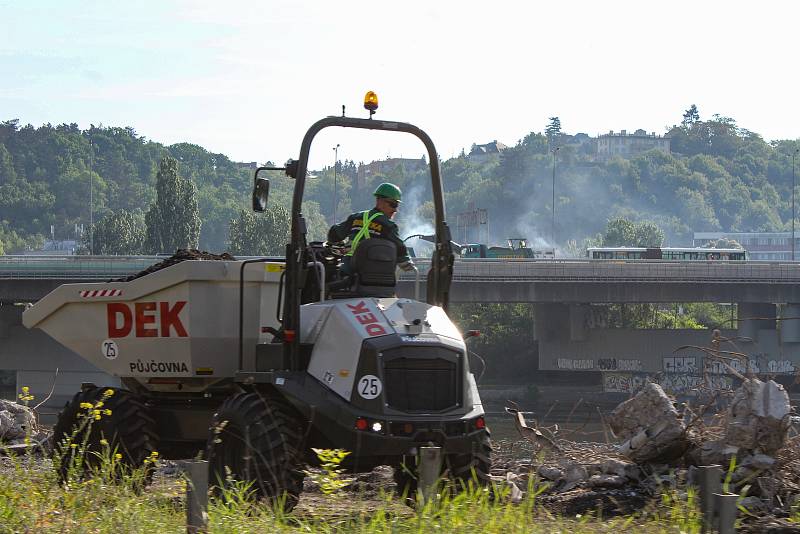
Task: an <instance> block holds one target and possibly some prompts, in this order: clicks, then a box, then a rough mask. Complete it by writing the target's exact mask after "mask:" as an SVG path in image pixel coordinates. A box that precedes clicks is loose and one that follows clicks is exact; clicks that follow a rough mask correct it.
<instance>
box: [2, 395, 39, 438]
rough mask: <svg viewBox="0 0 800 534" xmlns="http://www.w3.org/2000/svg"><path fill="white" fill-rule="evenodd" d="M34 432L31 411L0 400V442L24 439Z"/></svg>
mask: <svg viewBox="0 0 800 534" xmlns="http://www.w3.org/2000/svg"><path fill="white" fill-rule="evenodd" d="M35 432H36V417H35V416H34V413H33V410H32V409H30V408H29V407H27V406H23V405H22V404H17V403H16V402H13V401H9V400H4V399H0V440H2V441H4V442H10V441H15V440H20V439H25V437H26V436H30V435H31V434H33V433H35Z"/></svg>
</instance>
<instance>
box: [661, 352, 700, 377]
mask: <svg viewBox="0 0 800 534" xmlns="http://www.w3.org/2000/svg"><path fill="white" fill-rule="evenodd" d="M664 371H665V372H667V373H694V372H696V371H697V358H695V357H694V356H664Z"/></svg>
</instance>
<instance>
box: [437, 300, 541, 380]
mask: <svg viewBox="0 0 800 534" xmlns="http://www.w3.org/2000/svg"><path fill="white" fill-rule="evenodd" d="M533 309H534V306H533V305H532V304H454V305H452V306H451V307H450V311H449V313H450V317H451V318H452V319H453V321H454V322H455V324H456V325H457V326H458V327H459V328H460V329H461V331H462V332H464V331H467V330H480V332H481V335H480V337H477V338H473V339H471V340H470V341H469V342H468V347H469V350H470V351H472V352H475V353H477V354H479V355H480V356H481V357H482V358H483V360H484V361H485V362H486V369H485V370H484V369H482V368H481V367H482V365H483V364H482V363H479V362H476V361H475V360H473V359H470V365H472V366H473V367H474V368H473V371H474V372H475V374H476V376H478V375H483V376H482V377H481V383H482V384H483V383H491V382H501V383H502V382H505V383H519V382H526V381H529V380H530V379H531V378H532V377H533V375H534V372H535V370H536V369H535V367H536V366H535V363H534V362H535V361H536V352H535V348H534V347H535V346H536V344H535V343H534V340H533V324H534V317H533Z"/></svg>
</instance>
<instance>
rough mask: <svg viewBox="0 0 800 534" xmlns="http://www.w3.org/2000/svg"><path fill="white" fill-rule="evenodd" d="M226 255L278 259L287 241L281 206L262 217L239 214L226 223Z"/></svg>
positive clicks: (255, 214)
mask: <svg viewBox="0 0 800 534" xmlns="http://www.w3.org/2000/svg"><path fill="white" fill-rule="evenodd" d="M229 228H230V231H229V236H230V244H229V246H228V251H229V252H230V253H231V254H234V255H244V256H262V255H266V256H282V255H283V254H284V253H285V252H286V243H288V241H289V213H288V212H287V211H286V210H285V209H284V208H282V207H281V206H276V207H274V208H273V207H269V208H267V210H266V211H265V212H264V213H253V212H250V211H247V210H241V211H240V212H239V216H238V217H237V218H236V219H231V222H230V226H229Z"/></svg>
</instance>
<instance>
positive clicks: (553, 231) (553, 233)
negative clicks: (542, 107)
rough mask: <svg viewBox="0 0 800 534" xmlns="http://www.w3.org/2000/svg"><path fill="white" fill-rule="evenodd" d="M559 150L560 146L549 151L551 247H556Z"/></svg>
mask: <svg viewBox="0 0 800 534" xmlns="http://www.w3.org/2000/svg"><path fill="white" fill-rule="evenodd" d="M559 150H561V147H560V146H557V147H555V148H553V149H552V150H551V152H552V153H553V203H552V204H551V205H550V211H551V213H552V221H551V222H550V238H551V239H552V241H553V246H554V247H555V246H556V153H557V152H558V151H559Z"/></svg>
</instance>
